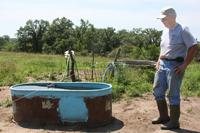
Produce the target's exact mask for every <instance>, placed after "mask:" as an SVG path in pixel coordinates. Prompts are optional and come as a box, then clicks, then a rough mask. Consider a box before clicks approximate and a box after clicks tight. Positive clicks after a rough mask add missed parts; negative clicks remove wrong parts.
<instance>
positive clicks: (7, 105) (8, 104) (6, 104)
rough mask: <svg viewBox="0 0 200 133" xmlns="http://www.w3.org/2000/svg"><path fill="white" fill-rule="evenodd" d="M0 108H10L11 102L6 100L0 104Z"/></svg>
mask: <svg viewBox="0 0 200 133" xmlns="http://www.w3.org/2000/svg"><path fill="white" fill-rule="evenodd" d="M0 106H3V107H9V106H12V101H11V100H9V99H8V98H6V99H5V100H4V101H3V102H2V103H0Z"/></svg>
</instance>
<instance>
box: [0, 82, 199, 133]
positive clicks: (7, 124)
mask: <svg viewBox="0 0 200 133" xmlns="http://www.w3.org/2000/svg"><path fill="white" fill-rule="evenodd" d="M6 98H8V99H9V100H11V91H10V88H9V87H8V86H4V87H0V103H2V102H3V101H5V100H6ZM184 99H185V98H183V97H182V101H181V116H180V129H176V130H161V129H160V126H161V124H158V125H152V124H151V119H153V118H155V117H157V116H158V110H157V106H156V102H155V100H154V97H153V95H151V94H144V95H143V96H142V97H134V98H132V99H131V102H129V103H127V102H126V101H125V100H124V99H122V100H121V101H119V102H117V103H112V116H113V119H112V122H111V123H110V124H108V125H105V126H100V127H88V126H84V125H78V124H77V125H76V124H73V125H48V124H47V125H39V124H34V125H33V124H20V125H18V123H16V122H15V121H14V120H13V110H12V106H9V107H3V106H0V132H2V133H28V132H30V133H65V132H72V133H74V132H75V133H82V132H114V133H174V132H178V133H200V102H199V101H200V98H199V97H188V98H187V99H186V100H184Z"/></svg>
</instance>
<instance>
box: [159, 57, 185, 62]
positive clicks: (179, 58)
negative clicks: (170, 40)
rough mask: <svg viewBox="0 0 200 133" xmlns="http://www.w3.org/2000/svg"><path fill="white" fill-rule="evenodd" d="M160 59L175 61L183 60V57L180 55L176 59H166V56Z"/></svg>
mask: <svg viewBox="0 0 200 133" xmlns="http://www.w3.org/2000/svg"><path fill="white" fill-rule="evenodd" d="M161 59H162V60H165V61H177V62H184V58H182V57H177V58H176V59H167V58H161Z"/></svg>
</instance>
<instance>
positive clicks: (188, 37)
mask: <svg viewBox="0 0 200 133" xmlns="http://www.w3.org/2000/svg"><path fill="white" fill-rule="evenodd" d="M182 38H183V41H184V43H185V45H186V46H187V48H190V47H191V46H193V45H195V44H197V41H196V39H195V38H194V37H193V35H192V34H191V33H190V30H189V28H188V27H185V28H184V29H183V32H182Z"/></svg>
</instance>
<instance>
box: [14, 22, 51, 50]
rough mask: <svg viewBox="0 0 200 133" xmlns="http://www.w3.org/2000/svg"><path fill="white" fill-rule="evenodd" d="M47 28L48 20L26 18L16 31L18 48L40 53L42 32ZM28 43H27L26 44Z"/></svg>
mask: <svg viewBox="0 0 200 133" xmlns="http://www.w3.org/2000/svg"><path fill="white" fill-rule="evenodd" d="M48 29H49V22H48V21H44V20H35V21H32V20H28V21H27V22H26V25H25V26H24V27H20V28H19V30H18V32H17V37H18V42H19V46H20V50H21V51H23V52H34V53H37V52H39V53H41V52H42V46H43V43H44V42H43V41H42V37H43V34H44V33H46V32H47V31H48ZM27 44H28V45H27Z"/></svg>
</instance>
